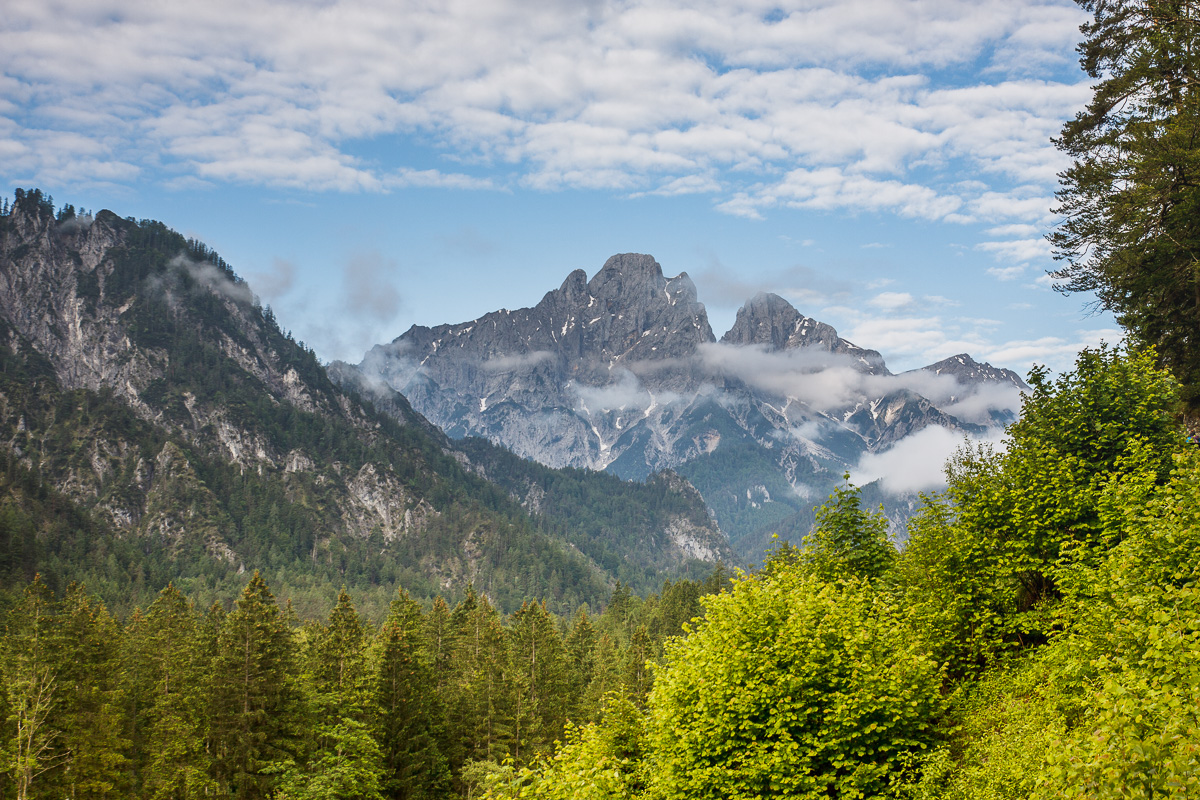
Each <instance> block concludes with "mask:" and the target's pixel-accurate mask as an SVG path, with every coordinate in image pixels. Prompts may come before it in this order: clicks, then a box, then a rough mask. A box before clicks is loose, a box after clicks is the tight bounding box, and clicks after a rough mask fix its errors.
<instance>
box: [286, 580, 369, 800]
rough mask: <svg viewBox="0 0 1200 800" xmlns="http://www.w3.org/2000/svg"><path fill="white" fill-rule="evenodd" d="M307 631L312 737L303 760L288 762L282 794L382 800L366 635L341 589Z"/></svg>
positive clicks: (294, 799)
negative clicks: (330, 606)
mask: <svg viewBox="0 0 1200 800" xmlns="http://www.w3.org/2000/svg"><path fill="white" fill-rule="evenodd" d="M309 633H310V636H309V642H308V647H307V653H306V661H307V670H306V673H307V675H306V677H307V679H308V685H309V687H310V691H311V706H312V709H311V713H310V714H309V718H310V721H309V723H308V725H307V728H308V730H309V731H310V735H311V738H312V740H313V741H312V746H311V748H310V750H311V752H310V753H309V755H308V758H307V759H306V761H307V763H306V764H299V763H297V761H296V760H293V761H292V762H291V763H290V764H289V765H288V767H287V768H286V769H285V771H284V775H283V778H282V781H281V785H280V789H281V793H282V794H284V795H286V797H288V798H289V800H308V799H309V798H311V800H382V794H381V793H380V791H381V788H382V786H381V777H382V751H381V749H380V747H379V743H378V742H377V741H376V739H375V737H374V735H373V732H372V730H371V727H370V725H369V724H368V719H369V718H370V716H371V710H372V709H371V706H372V703H371V696H370V689H369V674H368V668H367V657H366V643H367V636H366V631H365V629H364V626H363V623H362V621H361V620H360V619H359V617H358V612H357V611H356V610H355V609H354V604H353V603H352V602H351V600H350V595H349V594H347V593H346V590H345V588H343V589H342V590H341V592H339V594H338V599H337V605H336V606H334V608H333V611H331V612H330V614H329V620H328V622H327V623H326V624H325V625H316V626H312V627H311V628H310V629H309Z"/></svg>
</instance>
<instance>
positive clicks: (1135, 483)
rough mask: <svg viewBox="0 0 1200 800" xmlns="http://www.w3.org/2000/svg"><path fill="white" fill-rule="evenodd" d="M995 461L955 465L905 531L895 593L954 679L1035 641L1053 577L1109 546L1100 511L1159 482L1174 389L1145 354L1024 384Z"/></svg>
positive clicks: (1116, 527) (1167, 462)
mask: <svg viewBox="0 0 1200 800" xmlns="http://www.w3.org/2000/svg"><path fill="white" fill-rule="evenodd" d="M1030 384H1031V391H1030V393H1029V394H1028V395H1026V397H1025V401H1024V405H1023V409H1022V416H1021V419H1020V421H1019V422H1017V423H1014V424H1013V425H1012V426H1011V427H1010V428H1009V430H1008V440H1007V442H1006V449H1005V450H1004V452H1002V453H996V452H993V451H991V450H990V449H988V448H986V447H983V448H980V449H964V450H962V451H960V452H959V453H958V454H957V455H956V457H955V458H954V459H953V460H952V461H951V463H950V464H949V466H948V473H949V478H950V487H949V490H948V491H947V493H946V495H945V496H942V497H933V498H927V500H926V502H925V504H924V506H923V508H922V509H921V511H920V513H919V514H918V515H917V516H916V517H915V518H914V520H913V521H912V523H911V527H910V534H909V541H908V545H907V547H906V550H905V552H904V554H903V557H902V559H901V562H902V563H901V565H900V567H899V570H900V573H901V574H902V575H903V579H902V580H901V583H903V584H904V585H905V586H906V587H907V588H906V589H905V591H906V592H907V593H908V594H909V596H910V599H909V602H910V604H911V605H912V606H913V608H914V610H915V612H916V615H917V617H918V618H920V619H922V620H923V622H922V623H921V625H920V626H919V627H921V628H922V629H924V630H925V631H926V632H927V633H928V634H929V635H930V636H931V637H934V638H935V639H937V641H934V640H932V639H931V640H930V641H929V646H931V647H932V648H934V650H935V651H936V652H938V653H939V654H940V657H942V658H945V659H947V660H949V661H950V662H952V664H953V669H954V671H955V672H959V671H962V670H970V669H973V668H975V667H977V666H979V665H980V664H982V663H985V662H986V661H987V660H988V659H989V658H990V657H991V656H992V655H994V654H995V653H996V652H997V651H998V649H999V648H1002V647H1003V646H1005V645H1010V646H1020V645H1022V644H1029V643H1033V642H1039V641H1043V640H1044V638H1045V636H1046V635H1047V633H1048V632H1049V630H1050V626H1051V625H1052V622H1053V621H1052V619H1050V618H1048V617H1046V615H1045V613H1044V612H1045V610H1046V607H1047V604H1052V603H1053V602H1056V601H1057V599H1058V598H1059V595H1060V586H1059V583H1060V579H1061V575H1062V574H1063V570H1065V569H1069V568H1070V567H1071V566H1072V565H1074V564H1079V563H1095V562H1096V560H1097V559H1099V558H1102V557H1103V555H1104V554H1105V553H1106V552H1107V551H1108V549H1109V548H1111V547H1112V546H1113V545H1115V544H1116V543H1117V542H1119V541H1120V539H1121V537H1122V535H1123V533H1122V526H1121V525H1120V524H1117V520H1116V517H1115V512H1114V508H1115V507H1116V506H1115V505H1114V504H1115V503H1117V501H1118V498H1119V497H1120V496H1121V493H1126V494H1128V493H1129V492H1132V491H1135V487H1140V488H1136V492H1137V493H1139V496H1141V495H1144V494H1145V493H1146V492H1149V491H1151V490H1152V488H1153V487H1154V486H1156V485H1159V484H1161V483H1163V482H1165V481H1166V479H1167V477H1168V475H1169V473H1170V469H1171V458H1172V455H1173V454H1174V453H1176V452H1178V451H1179V450H1180V449H1181V448H1182V447H1184V446H1185V445H1184V442H1183V438H1182V436H1181V434H1180V432H1179V429H1178V427H1177V425H1176V423H1175V421H1174V419H1173V413H1174V412H1175V411H1176V408H1177V387H1176V384H1175V382H1174V380H1173V379H1172V378H1171V377H1170V375H1169V374H1168V373H1166V372H1164V371H1162V370H1160V369H1158V368H1156V367H1155V366H1154V363H1153V357H1152V355H1151V354H1146V353H1124V352H1122V351H1119V350H1113V349H1108V348H1101V349H1099V350H1085V351H1083V352H1082V353H1081V354H1080V355H1079V357H1078V359H1077V360H1076V364H1075V370H1074V371H1073V372H1069V373H1065V374H1063V375H1061V376H1059V377H1058V378H1057V379H1055V380H1054V381H1050V380H1049V379H1048V377H1047V376H1046V374H1045V372H1044V371H1040V370H1035V371H1034V372H1033V374H1032V375H1031V376H1030Z"/></svg>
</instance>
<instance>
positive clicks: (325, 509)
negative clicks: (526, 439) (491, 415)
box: [0, 190, 731, 615]
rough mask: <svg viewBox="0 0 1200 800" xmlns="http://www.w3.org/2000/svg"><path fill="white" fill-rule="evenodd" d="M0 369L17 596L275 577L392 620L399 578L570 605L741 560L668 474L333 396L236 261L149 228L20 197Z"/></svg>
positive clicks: (398, 399)
mask: <svg viewBox="0 0 1200 800" xmlns="http://www.w3.org/2000/svg"><path fill="white" fill-rule="evenodd" d="M7 205H8V204H7V202H6V203H5V206H6V207H7ZM0 364H2V366H3V368H2V370H0V458H2V459H3V461H2V463H3V464H5V465H7V472H6V474H5V478H4V480H3V484H2V486H3V490H4V491H3V494H2V495H0V505H2V506H3V509H4V513H6V514H8V515H9V516H10V518H8V519H7V523H9V524H6V525H5V526H0V527H2V528H3V531H2V534H3V536H4V541H3V542H0V545H3V546H2V547H0V552H2V553H3V555H2V556H0V559H2V560H0V572H2V573H3V577H4V579H5V581H6V584H7V585H10V586H11V585H12V584H13V583H19V584H23V583H24V582H25V581H28V580H31V579H32V578H33V576H34V574H35V573H40V574H42V575H43V579H44V580H45V581H47V582H48V583H49V585H50V586H51V588H62V587H64V586H65V585H66V584H67V583H68V582H71V581H81V580H82V581H86V582H87V583H88V585H89V587H91V589H92V590H93V591H96V592H99V593H100V595H101V596H102V597H104V598H105V599H106V600H107V601H109V602H110V603H111V604H113V607H114V608H116V609H118V610H120V609H127V608H129V607H130V606H131V605H132V604H134V603H142V602H145V601H147V600H148V599H150V598H152V597H153V596H154V593H156V592H157V590H158V589H159V588H161V587H163V586H165V585H167V583H169V582H172V581H173V582H175V583H176V584H177V585H179V586H181V587H182V588H184V589H185V590H187V591H188V592H189V593H190V594H192V595H193V597H195V598H196V600H197V601H198V602H200V603H202V604H203V603H207V602H211V600H212V599H216V598H226V599H228V598H230V597H232V596H234V595H235V594H236V592H237V591H239V590H240V588H241V586H242V585H243V584H244V582H245V575H246V574H247V573H249V572H253V571H255V570H262V571H263V573H264V574H265V575H268V576H269V577H270V579H271V580H272V583H273V585H274V586H275V588H276V591H279V592H280V593H281V594H283V595H285V596H288V597H290V598H292V599H293V600H294V601H295V602H296V603H297V605H298V606H299V607H300V610H301V611H302V612H309V611H312V612H314V613H317V610H318V609H320V610H322V611H323V609H324V607H325V604H326V603H327V601H328V598H329V597H330V596H332V594H331V593H335V592H336V589H337V587H338V586H339V585H346V586H349V587H351V588H355V589H357V590H359V591H360V592H361V593H365V595H366V596H365V597H363V599H362V600H361V601H360V602H361V604H362V605H361V606H360V607H362V608H364V610H365V611H366V612H367V613H369V614H376V615H378V614H382V612H383V609H384V608H385V607H386V604H387V602H389V600H388V598H389V597H390V595H391V593H392V592H393V591H394V589H395V586H396V585H398V584H399V585H403V586H404V587H405V588H406V589H408V590H409V591H410V592H412V593H413V594H414V595H415V596H417V597H425V598H428V597H432V596H434V595H439V594H442V595H446V596H449V597H451V598H453V597H456V596H459V595H461V593H462V592H463V591H464V590H465V589H466V587H467V586H468V585H471V584H473V585H474V587H475V589H476V591H478V592H481V593H484V594H486V595H487V596H489V597H490V598H491V599H492V601H493V602H494V603H496V605H497V606H498V607H499V608H500V609H501V610H504V611H510V610H513V609H515V608H517V607H519V606H520V605H521V603H522V602H523V601H525V600H527V599H532V598H538V599H545V600H547V601H548V602H549V603H550V604H551V607H552V608H559V609H562V610H568V609H572V608H575V607H577V606H579V605H580V604H582V603H591V604H593V605H596V604H599V603H602V602H603V601H604V600H605V599H607V598H608V597H609V596H610V595H611V593H612V592H613V590H614V587H615V586H616V585H617V582H618V581H620V582H621V583H622V584H624V585H626V586H631V587H633V588H634V589H635V590H637V591H640V592H646V591H649V590H652V589H657V588H658V587H659V586H661V584H662V581H663V580H664V579H665V578H667V577H672V576H680V575H685V574H689V573H690V574H696V575H701V574H703V573H705V572H707V571H708V570H710V569H711V568H712V565H713V564H715V563H716V562H717V561H719V560H722V559H724V560H729V559H730V558H731V552H730V550H729V547H728V544H727V541H726V539H725V537H724V535H723V534H722V533H721V532H720V531H719V530H718V529H717V526H716V525H715V524H714V523H713V522H712V521H711V520H710V519H709V517H708V513H707V510H706V509H705V507H704V505H703V503H702V502H701V500H700V498H699V497H698V495H696V493H695V491H694V490H693V489H691V487H689V486H687V485H686V482H685V481H683V480H682V479H680V478H678V477H664V478H662V479H660V480H657V481H651V482H648V483H644V484H629V483H625V482H622V481H619V480H612V479H608V478H607V477H606V476H592V475H590V474H587V473H578V472H574V473H571V474H569V475H567V474H559V473H556V472H554V471H553V470H540V471H536V470H532V469H529V470H525V471H520V470H518V469H516V468H515V466H514V465H513V464H511V463H509V462H510V461H511V460H512V457H511V456H509V455H508V454H505V453H501V452H498V451H497V449H496V448H495V447H494V446H485V445H482V444H476V445H470V443H466V444H465V445H459V444H456V443H455V442H453V441H451V440H450V439H448V438H447V437H446V436H445V435H443V434H442V432H441V431H440V430H438V429H437V428H436V427H435V426H434V425H432V424H430V423H429V422H428V421H426V420H425V419H424V418H423V417H421V415H420V414H418V413H417V412H415V411H414V410H413V409H412V407H411V406H410V405H409V404H408V402H407V401H406V400H405V398H404V397H402V396H401V395H399V394H397V393H395V392H394V391H392V390H390V389H387V388H386V387H384V386H382V385H379V384H371V385H367V384H354V383H347V382H343V384H338V383H335V382H334V381H332V380H331V379H330V376H329V374H328V373H327V371H326V369H325V368H324V367H323V366H322V365H321V364H320V363H319V362H318V360H317V357H316V355H315V354H314V353H313V352H312V351H311V350H309V349H308V348H306V347H305V346H304V345H303V344H302V343H300V342H296V341H295V340H294V339H293V338H292V336H291V335H290V334H289V333H287V332H286V331H285V330H283V329H282V328H281V327H280V324H279V322H278V321H277V320H276V319H275V317H274V315H273V313H272V312H271V310H270V309H269V308H263V307H262V306H261V305H260V304H259V303H258V301H257V299H256V298H255V297H254V295H253V294H252V292H251V290H250V288H249V286H247V284H246V283H244V282H243V281H242V280H241V279H240V278H238V277H237V275H236V274H235V273H234V272H233V270H232V269H231V268H230V266H229V265H228V264H226V263H225V262H224V261H223V260H222V259H221V258H220V257H219V256H218V255H216V254H215V253H213V252H212V251H211V250H209V249H208V248H207V247H205V246H204V245H203V244H201V243H198V242H195V241H190V240H187V239H185V238H184V237H182V236H181V235H179V234H178V233H176V232H174V231H172V230H170V229H169V228H167V227H166V226H164V225H163V224H161V223H158V222H154V221H149V220H143V221H136V220H133V219H125V218H121V217H119V216H117V215H116V214H114V213H112V212H110V211H101V212H99V213H98V214H95V215H94V216H92V215H82V214H78V213H76V211H75V209H73V208H71V207H70V206H66V207H64V208H63V209H62V210H59V211H57V212H56V210H55V208H54V206H53V204H52V203H51V201H50V200H49V198H47V197H45V196H43V195H42V194H41V193H40V192H38V191H36V190H33V191H30V192H18V194H17V198H16V201H15V202H14V203H13V204H12V206H11V209H8V210H7V213H4V214H0ZM489 474H490V475H494V476H500V475H502V476H503V478H504V481H503V483H501V482H500V481H498V480H496V479H494V478H492V477H489ZM593 477H595V478H596V479H597V480H599V481H601V482H602V484H603V485H602V488H599V489H596V488H593V485H592V483H593ZM361 596H362V595H360V597H361ZM308 602H311V608H309V607H308V606H306V605H305V604H306V603H308Z"/></svg>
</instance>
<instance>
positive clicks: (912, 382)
mask: <svg viewBox="0 0 1200 800" xmlns="http://www.w3.org/2000/svg"><path fill="white" fill-rule="evenodd" d="M344 368H346V369H348V367H344ZM357 370H358V371H359V372H360V373H362V374H364V375H369V376H372V377H373V378H376V379H379V380H382V381H384V382H386V383H387V384H388V385H389V386H391V387H392V388H394V389H396V390H397V391H400V392H401V393H403V394H404V395H405V396H407V397H408V398H409V399H410V401H411V402H412V403H413V406H414V407H415V408H416V409H418V410H419V411H420V412H421V413H422V414H424V415H425V416H426V417H428V418H429V419H430V420H431V421H432V422H433V423H435V424H436V425H438V426H439V427H441V428H442V429H444V430H445V431H447V432H448V433H449V434H450V435H451V436H454V437H461V436H482V437H484V438H487V439H489V440H491V441H494V442H498V443H501V444H503V445H505V446H506V447H508V448H511V449H512V450H513V451H514V452H515V453H517V454H518V455H522V456H525V457H528V458H532V459H534V460H536V461H539V462H541V463H543V464H547V465H551V466H574V467H586V468H590V469H598V470H606V471H609V472H612V473H614V474H616V475H619V476H622V477H625V478H634V479H643V478H645V477H646V476H647V475H650V474H651V473H653V472H655V471H657V470H661V469H672V470H675V471H677V472H679V473H680V474H681V475H683V476H685V477H687V478H688V479H689V480H690V481H691V482H692V483H693V484H694V485H695V486H696V487H697V488H698V489H699V490H700V491H701V493H702V494H703V496H704V498H705V501H706V502H707V503H708V505H709V507H710V508H712V509H713V510H714V511H715V512H716V515H717V519H718V521H719V522H720V524H721V526H722V528H723V529H725V530H726V531H727V532H728V533H729V534H730V536H731V539H732V540H733V541H734V543H735V546H738V545H739V544H740V545H741V546H740V550H741V552H742V554H743V556H744V557H748V558H753V557H754V555H755V548H757V547H759V545H760V544H761V543H762V541H764V537H766V536H767V535H768V533H769V530H770V529H782V530H784V531H793V530H794V529H795V528H796V527H797V526H798V527H801V528H802V527H803V525H802V524H801V523H800V522H797V520H803V519H811V508H812V504H813V501H814V500H815V499H819V498H821V497H824V496H825V494H826V493H827V491H828V489H829V488H830V487H831V486H832V485H833V484H834V483H835V482H836V481H837V480H838V478H840V476H841V474H842V473H843V472H844V471H845V470H846V469H847V468H848V467H849V466H851V465H853V464H854V463H856V462H857V460H858V459H859V458H860V457H861V456H862V455H863V454H864V453H871V452H877V451H879V450H882V449H886V448H887V447H888V446H890V445H893V444H895V443H896V442H898V441H900V440H901V439H903V438H904V437H906V436H908V435H910V434H912V433H914V432H917V431H920V430H922V429H924V428H926V427H929V426H932V425H936V426H941V427H943V428H947V429H950V430H953V431H960V432H962V433H963V434H964V435H965V434H968V433H971V434H979V433H983V432H984V431H985V430H986V429H987V428H988V427H989V426H992V425H995V424H997V423H998V422H1000V421H1002V420H1004V419H1011V417H1012V413H1013V412H1012V408H1013V407H1014V406H1015V404H1014V402H1013V397H1012V396H1009V395H1006V396H1005V397H1003V398H1001V397H1000V394H1002V392H1001V390H1012V393H1014V394H1015V393H1016V392H1019V391H1020V390H1021V389H1022V388H1024V384H1023V382H1021V380H1020V378H1019V377H1017V376H1016V375H1015V373H1012V372H1010V371H1008V370H1000V369H996V368H993V367H991V366H990V365H981V364H978V363H977V362H975V361H974V360H973V359H971V358H970V357H969V356H966V355H963V356H956V357H953V358H951V359H946V360H945V361H944V362H939V363H938V364H934V365H930V366H929V367H927V368H924V369H922V370H913V371H910V372H907V373H903V374H901V375H893V374H892V373H891V372H890V371H889V370H888V369H887V366H886V364H885V363H884V360H883V357H882V356H881V355H880V354H879V353H878V352H877V351H874V350H869V349H865V348H862V347H859V346H858V345H856V344H854V343H852V342H849V341H847V340H845V339H842V338H841V337H839V336H838V334H837V331H836V330H834V329H833V328H832V327H831V326H829V325H827V324H825V323H822V322H819V321H817V320H815V319H811V318H809V317H806V316H804V315H803V314H801V313H800V312H799V311H797V310H796V309H795V308H794V307H793V306H792V305H791V304H790V303H788V302H787V301H786V300H785V299H783V298H782V297H780V296H778V295H774V294H766V293H760V294H758V295H756V296H755V297H753V298H751V299H750V300H749V301H748V302H747V303H746V304H745V305H744V306H743V307H742V308H741V309H740V310H739V311H738V314H737V319H736V321H735V323H734V325H733V327H732V328H731V329H730V330H729V331H728V332H727V333H725V335H724V336H722V337H721V340H720V341H719V342H718V341H717V339H716V337H715V336H714V335H713V332H712V329H711V327H710V325H709V322H708V317H707V313H706V312H705V309H704V306H703V304H702V303H700V302H699V300H698V298H697V295H696V287H695V285H694V284H693V283H692V281H691V280H690V278H688V276H687V274H686V273H681V274H679V275H677V276H675V277H666V276H664V274H663V271H662V267H661V266H660V265H659V264H658V262H657V261H655V260H654V258H653V257H651V256H649V255H644V254H634V253H626V254H619V255H615V256H613V257H611V258H610V259H608V261H607V262H606V263H605V264H604V265H603V267H601V269H600V270H599V271H598V272H597V273H596V274H595V275H594V276H593V277H592V278H591V279H590V280H588V278H587V275H586V273H585V272H583V271H582V270H575V271H573V272H571V273H570V274H569V275H568V277H567V279H566V280H565V281H564V282H563V284H562V285H561V286H560V287H559V288H558V289H556V290H552V291H550V292H548V293H547V294H546V295H545V296H544V297H543V298H542V300H541V302H539V303H538V304H537V305H535V306H532V307H530V308H523V309H518V310H515V311H509V310H503V311H497V312H492V313H489V314H485V315H484V316H483V317H480V318H479V319H477V320H471V321H469V322H463V323H457V324H452V325H440V326H437V327H435V328H426V327H420V326H414V327H413V328H411V329H410V330H409V331H407V332H405V333H404V334H402V335H401V336H399V337H398V338H396V339H395V340H394V341H393V342H391V343H390V344H386V345H379V346H376V347H374V348H372V350H370V351H369V352H368V353H367V354H366V356H365V357H364V359H363V361H362V362H361V363H360V364H359V365H358V366H357ZM993 394H994V395H996V397H997V401H996V402H991V399H990V398H991V396H992V395H993ZM968 400H969V401H971V402H967V401H968Z"/></svg>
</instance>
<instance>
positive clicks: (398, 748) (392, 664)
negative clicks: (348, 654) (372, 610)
mask: <svg viewBox="0 0 1200 800" xmlns="http://www.w3.org/2000/svg"><path fill="white" fill-rule="evenodd" d="M374 650H375V652H374V659H373V660H374V673H373V676H372V677H373V682H374V685H373V687H372V688H373V691H374V703H375V706H376V710H377V718H376V722H375V727H374V730H375V737H376V739H377V740H378V742H379V744H380V748H381V750H382V756H383V787H384V794H385V795H386V796H387V797H389V798H396V800H425V799H426V798H435V797H445V796H446V795H447V794H448V793H449V791H450V772H449V765H448V763H447V761H446V758H445V756H444V755H443V754H442V752H441V749H440V748H439V746H438V736H437V733H438V732H437V730H436V726H437V725H438V723H439V722H441V721H442V720H443V719H444V715H443V713H442V711H441V708H440V698H439V697H438V695H437V693H436V691H435V689H434V686H435V682H434V677H433V673H432V670H431V667H430V660H429V652H428V647H427V644H426V640H425V630H424V620H423V618H422V615H421V607H420V606H419V605H418V604H417V602H416V601H415V600H413V599H412V598H411V597H409V596H408V594H407V593H406V592H405V591H404V590H403V589H399V590H398V592H397V597H396V599H395V600H393V601H392V604H391V607H390V608H389V610H388V616H387V619H386V620H384V623H383V627H382V628H380V629H379V633H378V635H377V636H376V638H375V645H374Z"/></svg>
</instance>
